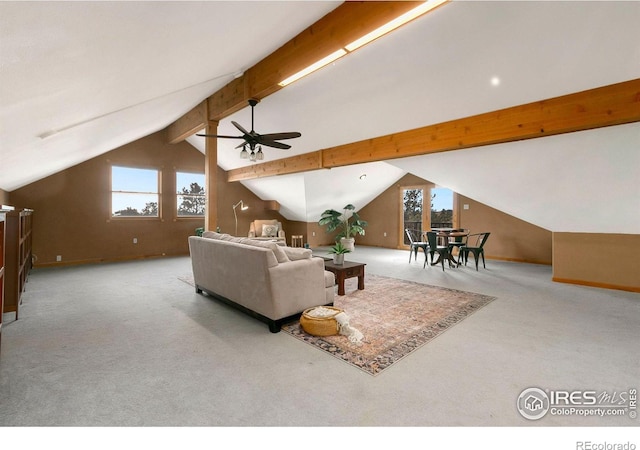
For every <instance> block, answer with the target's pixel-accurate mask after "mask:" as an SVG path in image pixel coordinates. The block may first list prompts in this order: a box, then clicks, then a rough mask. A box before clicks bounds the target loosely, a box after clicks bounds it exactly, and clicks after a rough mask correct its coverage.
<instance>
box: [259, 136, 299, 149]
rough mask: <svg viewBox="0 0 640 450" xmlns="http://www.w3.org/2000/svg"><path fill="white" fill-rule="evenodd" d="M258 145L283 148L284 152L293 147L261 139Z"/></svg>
mask: <svg viewBox="0 0 640 450" xmlns="http://www.w3.org/2000/svg"><path fill="white" fill-rule="evenodd" d="M258 143H259V144H260V145H266V146H267V147H273V148H281V149H282V150H288V149H290V148H291V146H290V145H288V144H283V143H282V142H276V141H271V140H269V139H266V140H263V139H260V140H259V141H258Z"/></svg>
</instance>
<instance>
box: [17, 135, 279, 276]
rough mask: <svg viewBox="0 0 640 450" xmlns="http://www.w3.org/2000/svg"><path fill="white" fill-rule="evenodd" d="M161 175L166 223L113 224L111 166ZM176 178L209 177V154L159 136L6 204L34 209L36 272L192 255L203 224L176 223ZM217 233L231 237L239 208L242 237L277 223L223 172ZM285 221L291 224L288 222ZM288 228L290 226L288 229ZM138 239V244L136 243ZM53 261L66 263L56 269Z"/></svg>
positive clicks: (44, 181)
mask: <svg viewBox="0 0 640 450" xmlns="http://www.w3.org/2000/svg"><path fill="white" fill-rule="evenodd" d="M112 164H116V165H125V166H132V167H146V168H157V169H160V170H161V173H162V177H161V178H162V184H161V189H162V192H164V193H165V194H166V193H171V194H169V195H163V196H162V199H161V208H162V211H163V214H162V215H163V217H162V218H161V219H155V218H153V219H137V218H136V219H120V220H118V219H111V217H110V195H111V181H110V176H111V175H110V174H111V165H112ZM176 171H199V172H203V173H204V155H202V153H200V152H199V151H197V150H196V149H195V148H193V147H192V146H191V145H190V144H188V143H186V142H182V143H179V144H175V145H171V144H166V143H165V141H164V135H163V134H162V133H156V134H153V135H151V136H148V137H146V138H143V139H140V140H138V141H135V142H133V143H131V144H128V145H125V146H123V147H120V148H118V149H116V150H113V151H111V152H108V153H106V154H104V155H101V156H99V157H96V158H93V159H91V160H89V161H86V162H84V163H82V164H79V165H77V166H74V167H71V168H69V169H67V170H65V171H62V172H59V173H57V174H54V175H51V176H49V177H47V178H44V179H42V180H39V181H37V182H34V183H32V184H29V185H27V186H25V187H23V188H20V189H17V190H15V191H12V192H11V193H10V194H9V200H10V201H9V203H10V204H11V205H14V206H16V207H27V208H32V209H34V222H33V253H34V254H35V255H36V258H37V259H36V261H35V263H36V265H56V264H69V263H87V262H98V261H112V260H120V259H135V258H145V257H153V256H161V255H185V254H188V244H187V238H188V236H190V235H193V234H194V232H195V228H197V227H201V226H203V225H204V219H203V218H201V219H200V218H196V219H194V218H177V217H176V204H175V202H176V200H175V196H174V195H173V193H174V192H176V186H175V172H176ZM217 175H218V205H219V206H218V226H220V227H221V229H222V231H223V232H227V233H231V234H233V233H234V228H235V221H234V218H233V209H232V206H233V204H234V203H236V202H237V201H239V200H243V201H244V202H245V204H247V205H248V206H249V210H247V211H243V212H240V211H239V209H238V232H239V234H243V235H246V234H247V233H248V231H249V223H250V221H251V220H253V219H255V218H278V219H280V220H283V219H282V218H281V216H280V214H279V213H277V212H273V211H266V210H265V203H264V202H263V201H262V200H260V199H259V198H258V197H256V196H255V195H254V194H253V193H252V192H251V191H249V190H248V189H246V188H245V187H244V186H242V185H241V184H240V183H226V174H225V172H224V171H223V170H222V169H219V170H218V174H217ZM285 222H286V221H285ZM283 226H285V229H286V225H284V224H283ZM134 237H135V238H137V239H138V243H137V244H133V238H134ZM56 255H61V256H62V262H61V263H56Z"/></svg>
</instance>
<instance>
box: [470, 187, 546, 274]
mask: <svg viewBox="0 0 640 450" xmlns="http://www.w3.org/2000/svg"><path fill="white" fill-rule="evenodd" d="M457 203H458V204H457V207H458V217H459V227H461V228H466V229H469V230H470V232H471V233H480V232H486V231H488V232H490V233H491V235H490V236H489V239H488V240H487V243H486V244H485V256H486V257H487V258H491V259H503V260H507V261H520V262H529V263H538V264H551V261H552V236H551V232H550V231H549V230H546V229H544V228H540V227H538V226H536V225H533V224H531V223H528V222H525V221H523V220H520V219H518V218H516V217H513V216H510V215H509V214H505V213H503V212H502V211H498V210H497V209H494V208H491V207H489V206H487V205H485V204H483V203H480V202H476V201H474V200H472V199H470V198H467V197H464V196H462V195H460V196H458V202H457ZM465 204H466V205H468V206H469V209H464V205H465Z"/></svg>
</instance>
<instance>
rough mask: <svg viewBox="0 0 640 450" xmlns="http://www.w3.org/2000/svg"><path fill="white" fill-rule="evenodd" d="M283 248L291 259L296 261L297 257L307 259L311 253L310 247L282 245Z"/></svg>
mask: <svg viewBox="0 0 640 450" xmlns="http://www.w3.org/2000/svg"><path fill="white" fill-rule="evenodd" d="M283 250H284V252H285V253H286V254H287V256H288V257H289V259H290V260H291V261H297V260H299V259H309V258H311V256H312V255H313V252H312V251H311V249H308V248H299V247H283Z"/></svg>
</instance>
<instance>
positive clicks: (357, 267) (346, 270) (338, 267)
mask: <svg viewBox="0 0 640 450" xmlns="http://www.w3.org/2000/svg"><path fill="white" fill-rule="evenodd" d="M364 266H366V264H363V263H357V262H351V261H345V262H344V264H334V263H333V261H332V260H330V259H328V260H327V259H325V260H324V269H325V270H328V271H329V272H332V273H333V274H334V275H335V276H336V284H337V285H338V295H344V294H345V291H344V280H346V279H347V278H353V277H358V289H359V290H363V289H364Z"/></svg>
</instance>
